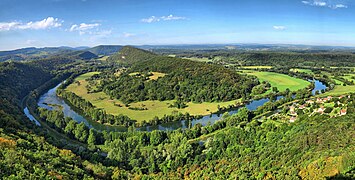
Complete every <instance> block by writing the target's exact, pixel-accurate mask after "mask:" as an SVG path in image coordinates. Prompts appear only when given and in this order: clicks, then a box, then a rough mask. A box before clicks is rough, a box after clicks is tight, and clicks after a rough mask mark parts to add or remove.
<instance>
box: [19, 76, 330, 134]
mask: <svg viewBox="0 0 355 180" xmlns="http://www.w3.org/2000/svg"><path fill="white" fill-rule="evenodd" d="M311 81H312V80H311ZM313 81H314V82H315V88H314V89H313V90H312V94H313V95H314V94H315V92H316V91H320V90H322V89H325V88H326V86H325V85H324V84H323V83H322V82H320V81H318V80H313ZM59 86H60V84H58V85H57V86H56V87H54V88H52V89H50V90H48V92H47V93H45V94H43V95H42V96H41V97H40V99H39V101H38V106H39V107H42V108H46V109H49V110H53V109H56V110H62V111H63V113H64V116H65V117H71V118H73V119H74V120H75V121H77V122H79V123H80V122H84V123H85V124H86V125H87V126H88V127H89V128H94V129H96V130H99V131H102V130H107V131H126V130H127V128H124V127H117V126H106V125H102V124H100V123H98V122H95V121H91V120H89V119H88V118H85V117H83V116H82V115H80V114H79V113H77V112H76V111H75V110H74V109H73V108H72V107H70V106H69V105H68V104H67V103H66V102H65V101H64V100H63V99H62V98H60V97H58V96H57V94H56V89H57V88H58V87H59ZM281 98H283V96H278V97H277V98H276V100H279V99H281ZM268 101H269V99H268V98H263V99H259V100H253V101H251V102H250V103H248V104H246V105H245V107H246V108H247V109H249V110H251V111H252V110H256V109H257V108H258V107H260V106H262V105H264V104H265V103H266V102H268ZM237 112H238V109H232V110H230V111H228V113H229V114H230V115H232V114H235V113H237ZM25 113H26V111H25ZM26 115H27V117H29V118H30V119H31V120H32V121H35V122H37V123H38V121H37V120H35V119H34V117H33V116H32V115H31V114H30V113H28V110H27V113H26ZM220 118H221V114H211V115H207V116H203V117H202V118H201V119H194V120H192V121H190V123H189V122H188V121H185V120H182V121H176V122H169V123H164V124H160V125H156V126H147V127H141V128H137V129H138V130H143V131H152V130H175V129H178V128H182V129H184V128H188V127H189V126H194V125H196V124H197V123H200V124H202V125H203V126H206V125H207V124H213V123H215V122H216V121H217V120H219V119H220ZM37 123H36V124H37Z"/></svg>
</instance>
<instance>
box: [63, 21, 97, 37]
mask: <svg viewBox="0 0 355 180" xmlns="http://www.w3.org/2000/svg"><path fill="white" fill-rule="evenodd" d="M100 25H101V24H99V23H93V24H86V23H81V24H74V25H72V26H71V27H70V29H69V31H70V32H73V31H79V34H80V35H83V34H92V33H93V32H91V31H90V30H92V29H94V28H96V27H99V26H100Z"/></svg>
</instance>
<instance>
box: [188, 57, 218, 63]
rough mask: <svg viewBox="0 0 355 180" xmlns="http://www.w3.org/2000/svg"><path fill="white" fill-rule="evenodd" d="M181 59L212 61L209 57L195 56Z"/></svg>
mask: <svg viewBox="0 0 355 180" xmlns="http://www.w3.org/2000/svg"><path fill="white" fill-rule="evenodd" d="M183 59H188V60H191V61H198V62H212V60H211V59H208V58H197V57H192V58H186V57H185V58H183Z"/></svg>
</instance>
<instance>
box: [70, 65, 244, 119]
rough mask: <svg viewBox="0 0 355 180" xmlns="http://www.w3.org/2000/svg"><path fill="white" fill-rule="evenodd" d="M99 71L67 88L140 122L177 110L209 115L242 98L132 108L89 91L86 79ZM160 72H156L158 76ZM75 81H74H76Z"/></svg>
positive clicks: (140, 104) (147, 103) (134, 105)
mask: <svg viewBox="0 0 355 180" xmlns="http://www.w3.org/2000/svg"><path fill="white" fill-rule="evenodd" d="M98 73H99V72H90V73H86V74H82V75H80V76H78V77H77V78H76V79H75V81H79V82H80V84H79V83H72V84H70V85H69V86H68V87H67V88H66V90H67V91H71V92H73V93H75V94H76V95H78V96H80V97H82V98H84V99H85V100H87V101H89V102H91V103H92V104H93V105H94V106H96V107H97V108H102V109H104V110H105V111H106V112H107V113H109V114H113V115H118V114H123V115H127V116H128V117H130V118H132V119H135V120H137V121H138V122H140V121H143V120H151V119H153V118H154V117H155V116H157V117H159V118H161V117H163V116H164V115H170V114H173V113H176V112H181V113H186V112H188V113H190V114H191V115H209V114H211V113H214V112H217V111H218V105H219V106H220V107H228V106H229V105H235V104H236V103H239V102H240V100H233V101H228V102H220V103H209V102H204V103H193V102H189V103H187V105H188V107H186V108H184V109H178V108H169V105H170V104H173V103H174V101H173V100H169V101H142V102H135V103H131V104H129V107H131V108H146V109H147V110H132V109H129V107H126V106H125V105H124V104H123V103H122V102H121V101H119V100H117V99H113V100H110V98H109V96H108V95H106V94H105V93H103V92H98V93H90V94H88V93H87V90H86V87H85V86H87V85H88V82H86V81H85V79H87V78H89V77H91V76H92V75H94V74H98ZM157 76H158V74H155V77H157ZM75 81H74V82H75Z"/></svg>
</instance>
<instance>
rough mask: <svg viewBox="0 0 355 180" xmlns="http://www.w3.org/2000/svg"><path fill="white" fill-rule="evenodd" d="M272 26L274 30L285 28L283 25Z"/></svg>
mask: <svg viewBox="0 0 355 180" xmlns="http://www.w3.org/2000/svg"><path fill="white" fill-rule="evenodd" d="M273 28H274V29H275V30H279V31H283V30H285V29H286V27H285V26H273Z"/></svg>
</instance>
